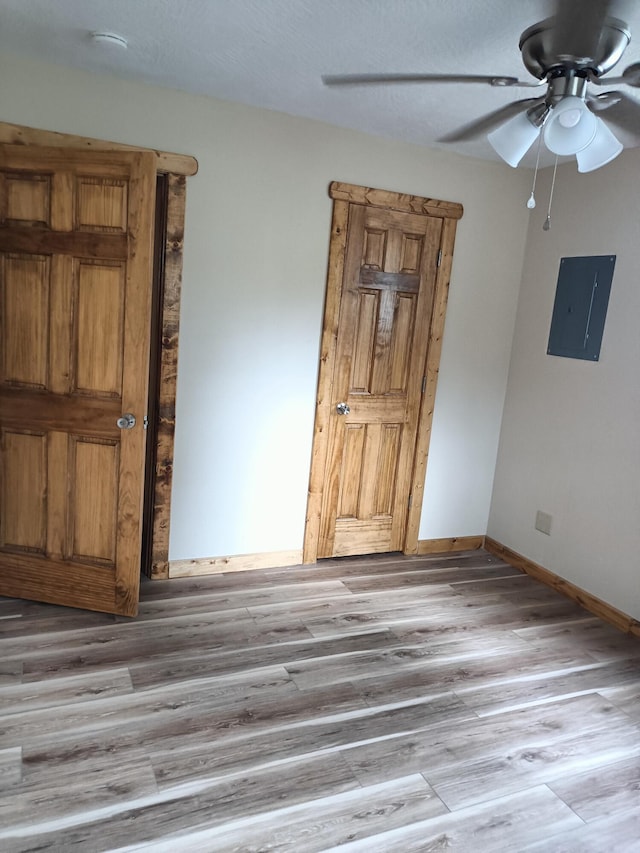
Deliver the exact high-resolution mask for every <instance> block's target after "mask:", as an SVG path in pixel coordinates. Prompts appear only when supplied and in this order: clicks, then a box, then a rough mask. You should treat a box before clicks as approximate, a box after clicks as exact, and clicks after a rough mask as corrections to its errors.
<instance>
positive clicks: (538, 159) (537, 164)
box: [527, 128, 542, 210]
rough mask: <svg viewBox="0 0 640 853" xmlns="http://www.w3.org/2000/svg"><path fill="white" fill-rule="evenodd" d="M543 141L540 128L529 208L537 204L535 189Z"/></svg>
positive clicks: (528, 202) (531, 208)
mask: <svg viewBox="0 0 640 853" xmlns="http://www.w3.org/2000/svg"><path fill="white" fill-rule="evenodd" d="M541 143H542V128H541V129H540V134H539V136H538V154H537V156H536V170H535V172H534V173H533V186H532V187H531V196H530V197H529V200H528V201H527V207H528V208H529V210H533V208H534V207H535V206H536V197H535V191H536V179H537V177H538V166H539V165H540V145H541Z"/></svg>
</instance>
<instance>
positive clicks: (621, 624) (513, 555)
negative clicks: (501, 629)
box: [485, 536, 640, 637]
mask: <svg viewBox="0 0 640 853" xmlns="http://www.w3.org/2000/svg"><path fill="white" fill-rule="evenodd" d="M485 548H486V549H487V551H489V552H490V553H491V554H495V555H496V556H497V557H500V558H501V559H502V560H505V561H506V562H507V563H509V564H510V565H512V566H515V567H516V568H518V569H520V571H522V572H526V573H527V574H528V575H529V576H530V577H532V578H535V579H536V580H538V581H540V582H541V583H544V584H547V585H548V586H550V587H551V588H552V589H555V590H556V591H557V592H560V593H562V595H566V596H567V598H570V599H571V600H572V601H575V602H576V603H577V604H579V605H580V607H584V609H585V610H588V611H589V612H590V613H593V614H594V615H595V616H597V617H598V618H599V619H603V620H604V621H605V622H608V623H609V624H610V625H613V626H614V627H615V628H617V629H618V630H620V631H624V633H625V634H632V635H633V636H635V637H640V622H639V621H638V620H637V619H634V618H632V617H631V616H629V615H628V614H626V613H623V612H622V611H621V610H618V609H617V608H616V607H614V606H613V605H612V604H608V603H607V602H606V601H602V599H600V598H597V597H596V596H595V595H592V594H591V593H590V592H587V591H586V590H584V589H581V588H580V587H579V586H576V585H575V584H573V583H571V581H568V580H565V579H564V578H561V577H560V576H559V575H556V574H555V573H554V572H551V571H549V569H545V568H544V566H540V565H538V564H537V563H534V562H533V560H529V559H528V558H527V557H524V556H523V555H522V554H518V553H517V552H516V551H512V550H511V548H507V547H506V545H502V544H501V543H500V542H496V541H495V539H491V538H490V537H488V536H487V537H486V539H485Z"/></svg>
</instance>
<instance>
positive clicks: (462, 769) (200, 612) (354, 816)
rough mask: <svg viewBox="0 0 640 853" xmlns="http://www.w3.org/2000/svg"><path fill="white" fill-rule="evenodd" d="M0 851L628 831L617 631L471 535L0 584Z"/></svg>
mask: <svg viewBox="0 0 640 853" xmlns="http://www.w3.org/2000/svg"><path fill="white" fill-rule="evenodd" d="M0 647H1V652H2V653H1V654H0V849H1V850H2V851H5V853H15V852H16V851H36V850H37V851H67V850H78V851H83V853H84V851H90V853H98V851H107V850H110V851H113V850H118V851H133V850H151V851H158V852H159V853H162V852H163V851H166V853H174V852H175V851H245V852H246V853H249V852H250V851H251V852H252V853H257V851H293V853H307V851H327V850H333V849H335V848H339V849H340V851H349V853H351V852H352V851H366V853H375V851H385V853H387V851H391V852H392V853H407V851H436V850H448V851H463V853H484V851H487V852H488V853H510V851H513V853H521V851H529V850H531V851H544V853H561V851H562V853H569V851H571V853H578V851H579V853H603V851H608V853H609V851H625V852H626V851H634V853H637V851H639V850H640V643H639V642H638V641H637V640H635V639H633V638H631V637H628V636H625V635H622V634H620V633H618V632H617V631H616V630H615V629H613V628H611V627H609V626H607V625H606V624H604V623H602V622H600V621H599V620H598V619H596V618H593V617H591V616H590V614H588V613H587V612H586V611H584V610H581V609H580V608H579V607H578V606H576V605H575V604H573V603H572V602H570V601H568V600H565V599H563V598H561V597H559V596H558V595H557V593H555V592H554V591H552V590H551V589H549V588H547V587H545V586H542V585H540V584H538V583H537V582H536V581H534V580H532V579H531V578H529V577H527V576H526V575H523V574H520V572H518V571H516V570H514V569H512V568H511V567H509V566H508V565H507V564H505V563H503V562H501V561H500V560H499V559H498V558H496V557H494V556H491V555H488V554H487V553H485V552H484V551H476V552H472V553H464V554H446V555H439V556H438V555H436V556H421V557H402V556H398V555H388V554H387V555H379V556H376V557H372V558H346V559H344V560H341V561H323V562H322V563H321V564H320V565H319V566H317V567H308V568H293V569H292V568H288V569H272V570H262V571H255V572H242V573H238V574H232V575H217V576H213V577H201V578H197V579H185V580H172V581H153V582H151V581H148V582H145V583H144V584H143V589H142V602H141V607H140V616H139V618H138V619H136V620H127V619H124V618H119V617H113V616H106V615H102V614H97V613H87V612H82V611H78V610H70V609H65V608H60V607H54V606H50V605H42V604H35V603H30V602H22V601H13V600H9V599H0Z"/></svg>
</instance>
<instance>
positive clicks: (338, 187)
mask: <svg viewBox="0 0 640 853" xmlns="http://www.w3.org/2000/svg"><path fill="white" fill-rule="evenodd" d="M331 194H332V196H333V197H334V199H336V200H335V201H334V221H333V227H332V232H333V233H332V245H331V250H330V260H329V276H328V286H327V300H326V305H325V322H324V331H323V342H322V352H321V368H320V379H319V392H318V406H317V412H316V431H315V436H314V447H313V457H312V469H311V477H310V489H309V501H308V507H307V525H306V530H305V549H304V561H305V562H313V561H314V560H315V559H316V558H317V557H330V556H344V555H348V554H364V553H374V552H383V551H395V550H404V551H405V552H406V553H411V552H413V551H415V550H416V548H417V527H418V523H419V514H420V509H421V503H422V490H423V484H424V475H425V471H426V456H427V451H428V440H429V431H430V425H431V415H432V410H433V398H434V395H435V383H436V379H437V371H438V363H439V355H440V347H441V339H442V330H443V327H444V312H445V307H446V295H447V289H448V282H449V274H450V267H451V257H452V252H453V239H454V234H455V222H456V220H457V219H458V218H459V217H460V216H461V215H462V208H461V207H460V206H459V205H455V204H448V203H446V202H438V201H434V200H431V199H420V198H418V197H414V196H401V195H399V194H396V193H389V192H385V191H381V190H371V189H368V188H363V187H353V186H350V185H344V184H332V187H331ZM339 402H344V403H346V404H347V405H348V406H349V408H350V412H349V414H347V415H340V414H338V412H337V410H336V405H337V403H339ZM410 499H411V500H410ZM410 504H411V505H410Z"/></svg>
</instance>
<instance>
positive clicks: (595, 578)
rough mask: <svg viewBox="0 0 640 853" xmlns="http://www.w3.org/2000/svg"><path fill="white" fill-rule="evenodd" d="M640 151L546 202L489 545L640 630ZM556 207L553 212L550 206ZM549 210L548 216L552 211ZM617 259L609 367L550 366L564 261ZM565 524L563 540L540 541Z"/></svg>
mask: <svg viewBox="0 0 640 853" xmlns="http://www.w3.org/2000/svg"><path fill="white" fill-rule="evenodd" d="M639 173H640V150H637V149H636V150H629V151H624V152H623V153H622V154H621V155H620V157H619V158H618V159H617V160H615V161H614V162H613V163H610V164H609V165H608V166H605V167H604V168H602V169H600V170H598V171H596V172H593V173H589V174H586V175H579V174H578V172H577V171H576V167H575V164H571V165H566V166H562V167H561V168H560V169H559V171H558V179H557V182H556V189H555V200H554V202H553V210H552V216H551V218H552V228H551V230H550V231H549V232H546V233H545V232H543V231H542V228H541V226H542V222H543V220H544V216H545V214H546V200H547V198H548V191H549V182H550V170H545V172H544V174H543V176H542V180H541V184H540V190H539V192H538V193H537V195H538V199H539V207H538V209H537V210H536V211H535V213H534V215H533V216H532V220H531V226H530V230H529V237H528V242H527V250H526V256H525V263H524V270H523V279H522V288H521V294H520V300H519V305H518V314H517V321H516V330H515V337H514V345H513V355H512V362H511V368H510V373H509V384H508V391H507V399H506V405H505V414H504V422H503V427H502V434H501V439H500V450H499V456H498V462H497V467H496V479H495V487H494V493H493V501H492V506H491V516H490V522H489V535H490V536H492V537H493V538H495V539H497V540H499V541H500V542H502V543H503V544H505V545H508V546H509V547H511V548H513V549H514V550H516V551H518V552H520V553H521V554H524V555H525V556H526V557H528V558H529V559H531V560H534V561H535V562H537V563H540V564H541V565H543V566H544V567H545V568H547V569H550V570H551V571H553V572H556V573H557V574H559V575H561V576H562V577H564V578H566V579H568V580H570V581H572V582H573V583H575V584H577V585H578V586H580V587H582V588H583V589H586V590H587V591H589V592H591V593H593V594H594V595H596V596H598V597H599V598H601V599H603V600H604V601H607V602H609V603H611V604H613V605H614V606H616V607H618V608H620V609H621V610H622V611H624V612H625V613H628V614H630V615H632V616H634V617H635V618H640V582H639V580H638V565H639V557H638V555H639V554H640V440H639V432H638V428H639V426H638V425H639V424H640V379H639V375H640V374H639V366H640V334H638V319H639V318H640V285H639V281H638V268H639V265H640V218H639V213H640V203H639V202H638V183H639V182H638V174H639ZM542 202H544V203H542ZM543 207H544V209H542V208H543ZM604 254H615V255H616V256H617V260H616V267H615V272H614V278H613V284H612V289H611V296H610V300H609V308H608V313H607V320H606V325H605V331H604V337H603V343H602V350H601V355H600V361H599V362H597V363H590V362H586V361H578V360H575V359H567V358H558V357H554V356H548V355H546V348H547V341H548V336H549V325H550V322H551V314H552V310H553V300H554V295H555V286H556V282H557V277H558V269H559V263H560V258H561V257H565V256H566V257H571V256H580V255H604ZM538 509H541V510H543V511H544V512H547V513H550V514H551V515H552V516H553V524H552V531H551V536H546V535H545V534H543V533H540V532H538V531H536V530H535V529H534V522H535V514H536V510H538Z"/></svg>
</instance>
